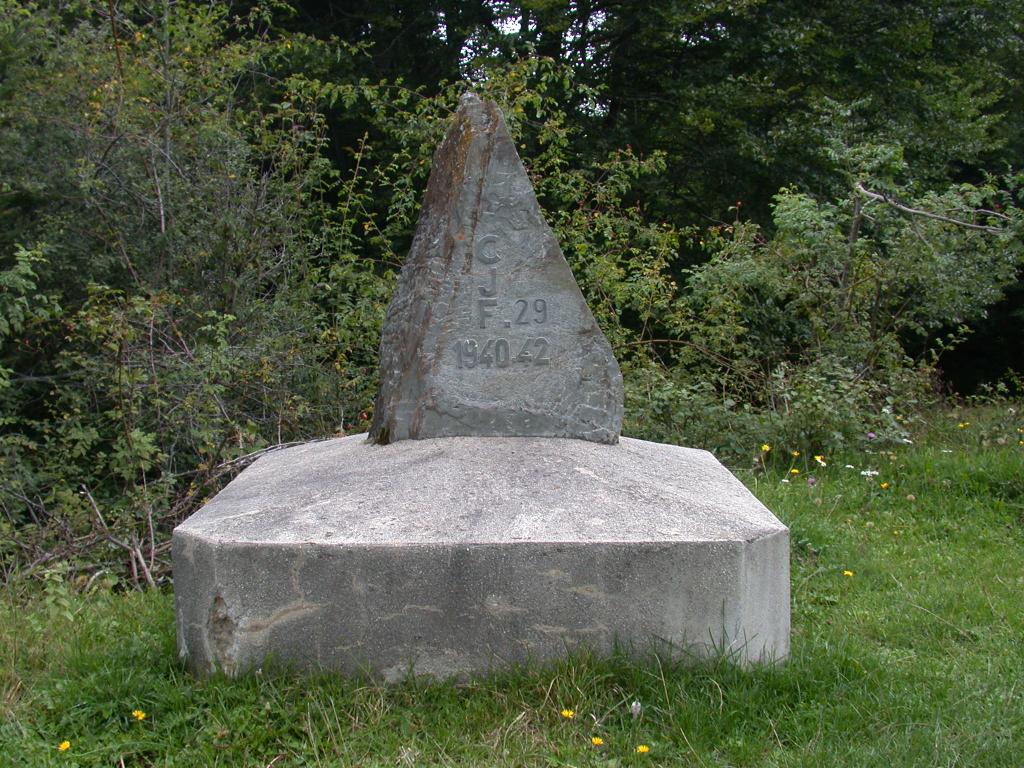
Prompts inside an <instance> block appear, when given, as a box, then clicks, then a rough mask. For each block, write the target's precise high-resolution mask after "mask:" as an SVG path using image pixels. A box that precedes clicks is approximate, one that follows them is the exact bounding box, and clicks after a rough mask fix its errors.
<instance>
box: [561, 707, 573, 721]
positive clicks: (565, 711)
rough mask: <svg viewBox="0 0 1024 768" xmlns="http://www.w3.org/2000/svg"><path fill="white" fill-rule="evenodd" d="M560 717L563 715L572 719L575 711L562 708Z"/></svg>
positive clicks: (567, 718)
mask: <svg viewBox="0 0 1024 768" xmlns="http://www.w3.org/2000/svg"><path fill="white" fill-rule="evenodd" d="M562 717H564V718H565V719H566V720H572V719H573V718H574V717H576V712H575V711H574V710H571V709H563V710H562Z"/></svg>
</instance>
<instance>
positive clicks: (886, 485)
mask: <svg viewBox="0 0 1024 768" xmlns="http://www.w3.org/2000/svg"><path fill="white" fill-rule="evenodd" d="M878 487H879V488H881V489H882V490H883V491H886V490H888V489H889V484H888V483H881V484H880V485H879V486H878Z"/></svg>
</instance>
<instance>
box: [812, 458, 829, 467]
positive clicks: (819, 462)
mask: <svg viewBox="0 0 1024 768" xmlns="http://www.w3.org/2000/svg"><path fill="white" fill-rule="evenodd" d="M814 460H815V461H816V462H818V464H820V465H821V466H823V467H827V466H828V464H826V463H825V457H824V456H815V457H814Z"/></svg>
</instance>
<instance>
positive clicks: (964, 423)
mask: <svg viewBox="0 0 1024 768" xmlns="http://www.w3.org/2000/svg"><path fill="white" fill-rule="evenodd" d="M969 426H971V422H969V421H961V422H960V423H959V424H957V427H958V428H959V429H967V428H968V427H969Z"/></svg>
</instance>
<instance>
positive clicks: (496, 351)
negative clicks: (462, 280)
mask: <svg viewBox="0 0 1024 768" xmlns="http://www.w3.org/2000/svg"><path fill="white" fill-rule="evenodd" d="M518 213H522V215H523V216H526V213H525V212H522V211H520V212H518ZM510 249H511V247H510V246H509V244H508V243H507V242H503V241H502V239H501V238H499V237H498V236H497V235H494V234H487V235H483V236H482V237H480V238H479V239H478V240H477V241H476V247H475V248H474V249H473V255H474V257H475V258H476V261H477V262H478V263H480V264H483V265H484V266H485V267H486V268H487V269H486V271H485V272H484V273H483V274H482V275H480V274H478V275H476V281H477V282H476V285H475V287H476V293H477V296H476V313H475V314H476V316H475V318H474V324H473V326H474V327H475V328H476V329H478V330H480V331H492V332H493V331H494V330H495V329H498V330H499V332H500V331H501V330H506V334H505V335H502V336H491V335H488V334H480V335H479V336H475V337H465V338H460V339H456V341H455V346H454V351H455V367H456V368H459V369H470V368H478V367H479V368H494V369H497V370H502V369H509V368H513V369H514V368H517V367H519V366H533V365H549V364H550V363H551V355H550V347H551V342H550V341H549V340H548V338H547V337H546V336H542V335H538V332H542V331H543V327H542V326H545V325H546V324H547V323H548V321H549V320H550V316H549V311H548V300H547V299H545V298H541V297H534V296H528V297H521V298H516V299H511V300H508V301H504V302H503V301H502V300H501V298H500V296H501V295H502V294H503V293H504V292H503V290H502V289H503V287H504V286H503V285H502V278H503V277H504V275H501V274H499V269H500V268H501V267H502V262H503V261H504V260H505V259H506V258H507V257H508V256H509V255H510Z"/></svg>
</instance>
